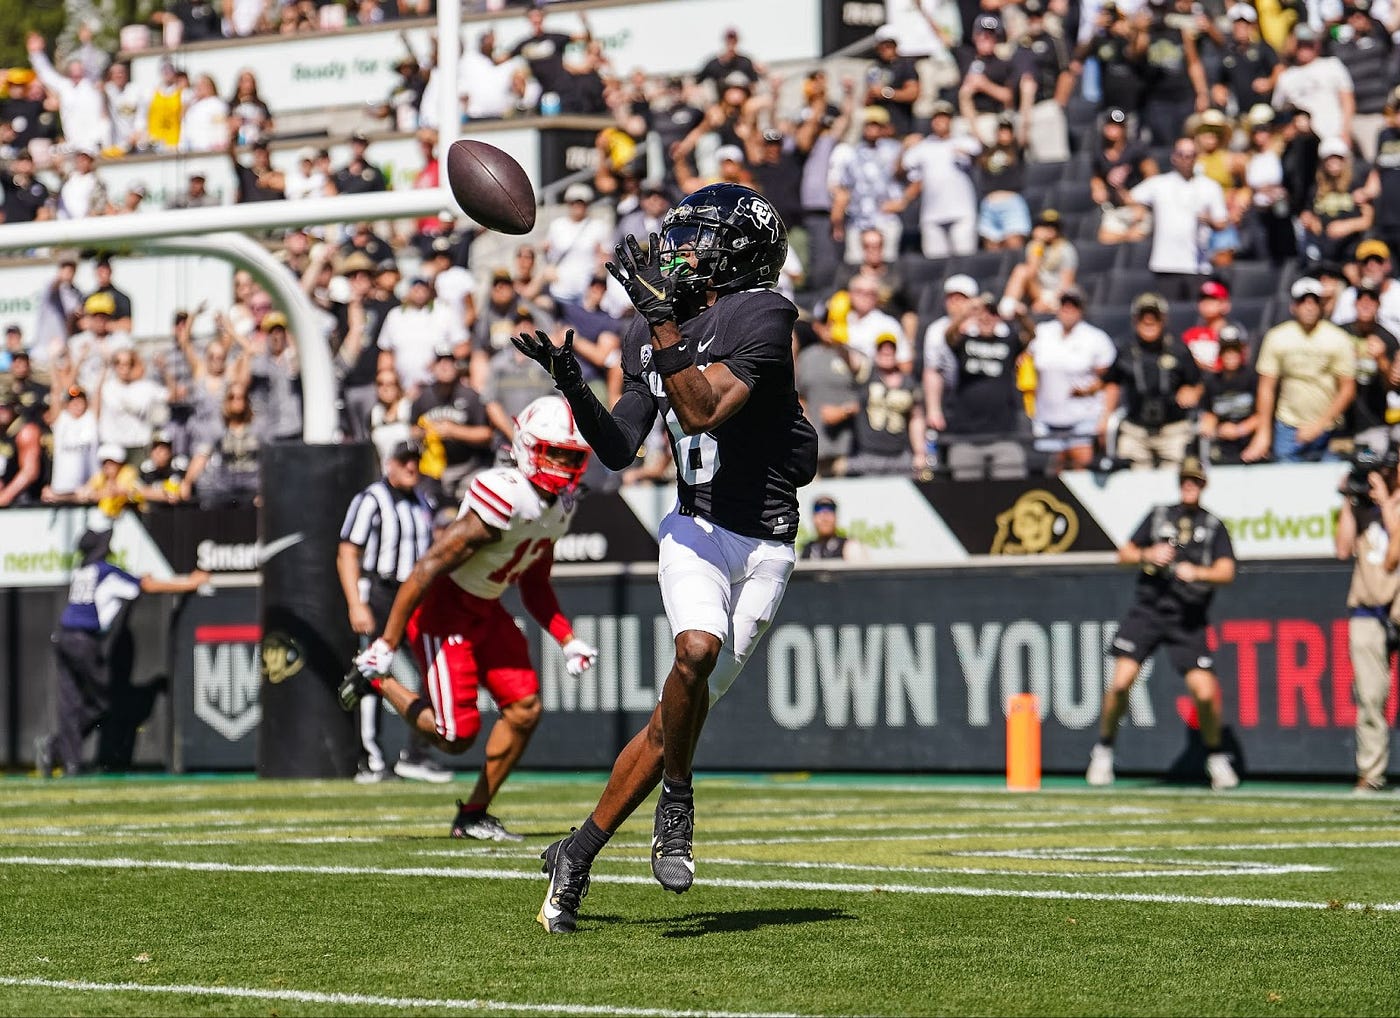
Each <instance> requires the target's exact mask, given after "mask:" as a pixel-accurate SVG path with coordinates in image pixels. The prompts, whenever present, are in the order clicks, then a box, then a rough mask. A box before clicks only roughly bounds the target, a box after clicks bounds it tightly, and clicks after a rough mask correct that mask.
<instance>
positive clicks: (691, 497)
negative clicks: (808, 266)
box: [580, 290, 817, 544]
mask: <svg viewBox="0 0 1400 1018" xmlns="http://www.w3.org/2000/svg"><path fill="white" fill-rule="evenodd" d="M796 320H797V309H796V308H795V307H794V306H793V305H792V302H791V301H789V300H788V299H787V298H786V297H784V296H783V295H782V294H780V293H778V292H776V291H774V290H748V291H745V292H743V293H733V294H726V295H724V296H722V297H720V298H719V300H717V301H716V302H715V303H714V304H713V305H711V306H710V307H708V308H706V309H705V310H704V311H701V312H700V313H699V314H698V315H696V316H695V317H694V318H692V319H690V320H689V321H687V322H685V323H684V324H683V325H682V326H681V335H682V336H684V337H685V339H686V341H687V345H688V346H689V348H690V349H691V351H692V352H693V355H694V357H695V365H696V367H698V368H699V369H700V370H701V371H704V370H705V368H706V366H707V365H709V364H711V363H715V362H720V363H723V364H724V365H725V367H727V368H728V369H729V370H730V371H731V372H733V373H734V376H735V377H736V378H738V379H739V380H740V381H741V382H743V383H744V384H745V385H747V386H748V387H749V390H750V394H749V398H748V401H747V402H746V403H745V404H744V405H743V406H742V407H740V408H739V410H738V411H737V412H736V413H735V414H734V415H733V416H732V417H730V418H729V419H728V420H727V421H725V422H724V423H723V424H721V425H719V427H717V428H715V429H714V431H710V432H706V433H705V434H701V435H686V434H684V433H683V432H682V431H681V426H680V422H679V421H678V420H677V419H676V415H675V412H674V411H673V410H672V409H671V401H670V400H669V399H668V398H667V396H666V389H665V386H664V385H663V384H662V381H661V375H660V374H658V373H657V372H656V371H654V370H651V368H650V364H651V332H650V330H649V328H648V327H647V324H646V322H645V321H643V320H642V319H641V318H640V316H638V317H635V318H633V320H632V322H631V324H630V325H629V326H628V328H627V330H626V333H625V334H624V336H623V339H622V370H623V373H624V379H625V380H624V383H623V396H622V398H621V399H620V400H619V401H618V406H617V407H615V408H614V414H615V415H616V414H618V413H619V411H621V412H624V413H627V412H630V413H632V414H635V413H636V412H637V410H638V409H639V408H644V407H646V406H648V405H649V406H650V408H651V410H650V415H651V416H650V417H649V418H648V420H647V421H646V422H645V426H644V427H642V430H641V433H642V434H643V435H645V434H646V432H647V431H648V430H650V428H651V421H652V420H654V419H655V416H656V415H657V414H660V415H661V418H662V420H663V421H664V422H665V425H666V430H667V432H668V433H669V434H670V436H671V451H672V453H673V454H674V456H675V461H676V485H677V488H678V493H679V496H680V504H681V512H683V513H687V514H690V515H694V516H699V517H702V518H704V519H707V520H710V521H712V522H714V523H716V524H718V525H719V526H721V527H724V528H725V529H726V530H730V531H733V532H734V533H736V534H742V535H743V536H745V537H756V538H760V539H763V540H776V541H784V542H787V543H789V544H791V543H792V542H793V541H794V540H795V539H796V537H797V489H798V488H799V487H801V486H802V485H804V484H807V483H808V482H810V481H811V480H812V478H813V477H814V476H816V470H817V433H816V431H815V430H814V429H813V428H812V425H811V424H810V423H809V422H808V420H807V418H806V417H805V416H804V415H803V413H802V407H801V406H800V405H799V404H798V402H797V388H796V386H795V385H794V383H793V364H792V327H793V324H794V322H796ZM629 423H641V422H629ZM583 425H584V422H583V421H582V420H581V421H580V427H583ZM584 435H585V437H590V441H591V440H592V439H591V436H588V430H587V429H585V430H584ZM635 448H636V446H635V445H634V446H633V449H635Z"/></svg>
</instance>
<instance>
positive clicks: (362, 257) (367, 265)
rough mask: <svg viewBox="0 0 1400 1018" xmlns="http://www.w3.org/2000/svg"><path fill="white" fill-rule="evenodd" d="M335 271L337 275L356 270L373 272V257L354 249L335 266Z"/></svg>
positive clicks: (348, 273)
mask: <svg viewBox="0 0 1400 1018" xmlns="http://www.w3.org/2000/svg"><path fill="white" fill-rule="evenodd" d="M335 271H336V275H338V276H349V275H353V274H354V273H356V272H373V271H374V259H372V258H371V257H370V256H369V255H367V254H365V253H364V252H363V251H354V252H352V253H351V254H350V255H349V256H347V257H346V258H345V259H344V260H343V261H342V262H341V263H340V264H339V265H338V266H336V270H335Z"/></svg>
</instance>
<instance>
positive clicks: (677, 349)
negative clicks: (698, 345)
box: [651, 341, 695, 378]
mask: <svg viewBox="0 0 1400 1018" xmlns="http://www.w3.org/2000/svg"><path fill="white" fill-rule="evenodd" d="M651 366H652V367H653V368H654V369H655V370H656V371H657V372H658V373H659V374H660V375H661V377H662V378H666V377H668V376H670V375H674V374H676V373H678V372H681V371H684V370H685V369H686V368H693V367H694V366H695V358H693V357H692V356H691V355H690V345H689V344H688V343H686V342H684V341H682V342H680V343H677V344H676V345H675V346H663V347H655V348H653V349H652V351H651Z"/></svg>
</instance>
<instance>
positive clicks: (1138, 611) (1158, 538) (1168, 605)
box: [1085, 456, 1240, 791]
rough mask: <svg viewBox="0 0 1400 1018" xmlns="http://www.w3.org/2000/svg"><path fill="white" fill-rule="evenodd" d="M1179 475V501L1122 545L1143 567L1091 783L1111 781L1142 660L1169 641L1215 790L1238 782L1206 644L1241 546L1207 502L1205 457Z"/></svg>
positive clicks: (1121, 555)
mask: <svg viewBox="0 0 1400 1018" xmlns="http://www.w3.org/2000/svg"><path fill="white" fill-rule="evenodd" d="M1179 476H1180V480H1181V501H1180V502H1178V503H1177V504H1176V505H1170V506H1168V505H1159V506H1157V507H1156V508H1155V509H1153V510H1152V512H1150V513H1148V514H1147V517H1146V519H1144V520H1143V521H1142V522H1141V523H1140V524H1138V528H1137V530H1135V531H1133V536H1132V537H1131V538H1129V539H1128V543H1127V544H1125V545H1123V547H1121V548H1119V549H1118V561H1119V562H1120V563H1122V564H1123V565H1128V566H1137V567H1138V579H1137V584H1136V588H1135V590H1134V594H1133V604H1132V607H1131V608H1129V609H1128V614H1127V616H1126V617H1124V619H1123V621H1122V622H1120V623H1119V625H1118V635H1117V636H1116V637H1114V640H1113V647H1112V648H1111V652H1112V654H1113V656H1114V657H1115V658H1117V661H1116V662H1115V663H1114V668H1113V681H1112V682H1110V683H1109V686H1108V689H1107V690H1105V691H1104V698H1103V713H1102V714H1101V715H1100V718H1099V741H1098V743H1097V744H1095V746H1094V748H1093V751H1092V752H1091V753H1090V755H1089V770H1088V771H1087V773H1086V774H1085V780H1086V781H1088V782H1089V784H1091V785H1111V784H1113V777H1114V774H1113V742H1114V740H1115V738H1117V735H1118V725H1119V724H1120V723H1121V722H1122V720H1123V714H1124V713H1125V712H1126V711H1127V709H1128V691H1129V690H1131V689H1132V688H1133V683H1134V682H1136V681H1137V677H1138V674H1139V673H1140V672H1141V671H1142V663H1143V662H1144V661H1146V660H1147V659H1148V658H1149V657H1151V656H1152V654H1153V653H1154V652H1155V651H1156V650H1157V648H1158V647H1160V646H1163V645H1165V646H1166V648H1167V657H1168V658H1169V659H1170V660H1171V663H1172V667H1174V668H1175V669H1176V670H1177V671H1179V672H1181V673H1182V674H1183V676H1184V677H1185V679H1186V688H1187V689H1188V690H1190V692H1191V697H1192V699H1194V700H1195V701H1196V716H1197V717H1198V718H1199V720H1200V726H1201V742H1202V743H1204V744H1205V747H1206V773H1207V774H1208V775H1209V776H1210V787H1211V788H1213V789H1215V790H1216V791H1221V790H1223V789H1227V788H1234V787H1235V786H1236V785H1238V784H1239V783H1240V779H1239V775H1238V774H1236V773H1235V768H1234V765H1233V764H1232V763H1231V762H1230V757H1229V755H1228V754H1227V753H1225V752H1224V751H1223V750H1222V749H1221V741H1220V739H1221V735H1220V681H1219V680H1218V679H1217V678H1216V677H1215V672H1214V671H1213V670H1212V669H1213V666H1214V663H1215V662H1214V661H1213V660H1212V659H1211V656H1210V649H1209V648H1208V647H1207V646H1206V623H1207V619H1206V612H1207V609H1208V608H1209V607H1210V602H1211V599H1212V598H1213V597H1214V596H1215V588H1216V587H1223V586H1224V585H1225V584H1227V583H1233V582H1234V580H1235V550H1234V547H1233V546H1232V545H1231V544H1230V535H1229V533H1228V532H1227V531H1226V529H1225V525H1224V524H1223V523H1221V522H1220V520H1219V519H1218V518H1216V517H1215V516H1212V515H1211V514H1210V513H1208V512H1206V510H1205V509H1203V508H1202V507H1201V492H1202V491H1204V490H1205V486H1206V474H1205V469H1204V468H1203V467H1202V466H1201V461H1200V460H1199V459H1197V458H1196V457H1194V456H1188V457H1187V458H1186V459H1185V460H1184V461H1183V462H1182V464H1181V470H1180V474H1179Z"/></svg>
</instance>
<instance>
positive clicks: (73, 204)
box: [58, 148, 107, 219]
mask: <svg viewBox="0 0 1400 1018" xmlns="http://www.w3.org/2000/svg"><path fill="white" fill-rule="evenodd" d="M96 165H97V153H96V152H95V151H94V150H92V149H90V148H80V149H78V151H76V152H74V153H73V170H72V172H71V173H69V174H68V176H67V178H66V179H65V180H64V181H63V186H62V187H61V188H59V189H58V218H59V219H86V218H87V217H88V216H101V215H106V213H107V188H106V187H104V186H103V185H102V181H101V180H100V179H99V178H98V176H97V172H96V171H95V170H94V169H93V167H95V166H96Z"/></svg>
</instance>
